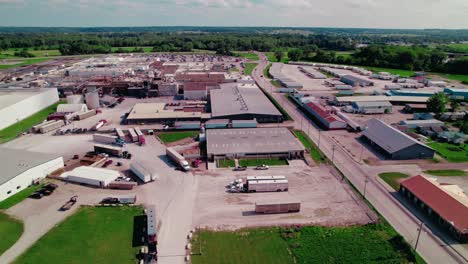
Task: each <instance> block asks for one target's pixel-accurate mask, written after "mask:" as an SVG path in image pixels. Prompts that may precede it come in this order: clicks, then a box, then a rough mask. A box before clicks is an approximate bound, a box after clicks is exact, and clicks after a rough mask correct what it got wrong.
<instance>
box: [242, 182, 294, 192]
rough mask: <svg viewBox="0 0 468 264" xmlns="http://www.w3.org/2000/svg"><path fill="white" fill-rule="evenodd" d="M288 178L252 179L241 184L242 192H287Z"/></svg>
mask: <svg viewBox="0 0 468 264" xmlns="http://www.w3.org/2000/svg"><path fill="white" fill-rule="evenodd" d="M288 188H289V183H288V180H252V181H247V182H246V183H245V184H244V186H243V191H244V192H287V191H288Z"/></svg>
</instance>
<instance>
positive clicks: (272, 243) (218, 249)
mask: <svg viewBox="0 0 468 264" xmlns="http://www.w3.org/2000/svg"><path fill="white" fill-rule="evenodd" d="M192 243H193V245H192V263H193V264H219V263H223V264H255V263H268V264H289V263H290V264H292V263H294V259H293V257H292V256H291V254H290V253H289V250H288V245H287V243H286V241H285V240H283V239H282V238H281V236H280V235H279V229H278V228H259V229H245V230H240V231H236V232H227V231H225V232H213V231H201V232H200V233H198V234H197V235H195V236H194V239H193V242H192ZM200 244H201V251H202V254H201V255H200V254H198V253H199V249H200Z"/></svg>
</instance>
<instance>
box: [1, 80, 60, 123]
mask: <svg viewBox="0 0 468 264" xmlns="http://www.w3.org/2000/svg"><path fill="white" fill-rule="evenodd" d="M58 100H59V96H58V92H57V88H46V89H0V129H4V128H6V127H9V126H11V125H13V124H15V123H17V122H19V121H21V120H23V119H25V118H27V117H29V116H31V115H33V114H35V113H37V112H39V111H40V110H42V109H44V108H46V107H48V106H50V105H52V104H54V103H56V102H58Z"/></svg>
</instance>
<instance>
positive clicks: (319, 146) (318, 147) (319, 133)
mask: <svg viewBox="0 0 468 264" xmlns="http://www.w3.org/2000/svg"><path fill="white" fill-rule="evenodd" d="M320 131H321V130H320V128H319V131H318V133H319V139H318V146H317V148H318V149H320V135H321V133H320Z"/></svg>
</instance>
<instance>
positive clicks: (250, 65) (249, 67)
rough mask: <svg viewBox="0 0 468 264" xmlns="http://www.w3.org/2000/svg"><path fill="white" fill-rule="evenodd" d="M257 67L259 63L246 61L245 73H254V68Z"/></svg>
mask: <svg viewBox="0 0 468 264" xmlns="http://www.w3.org/2000/svg"><path fill="white" fill-rule="evenodd" d="M255 67H257V63H245V69H244V73H245V74H246V75H252V72H253V70H254V69H255Z"/></svg>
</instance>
